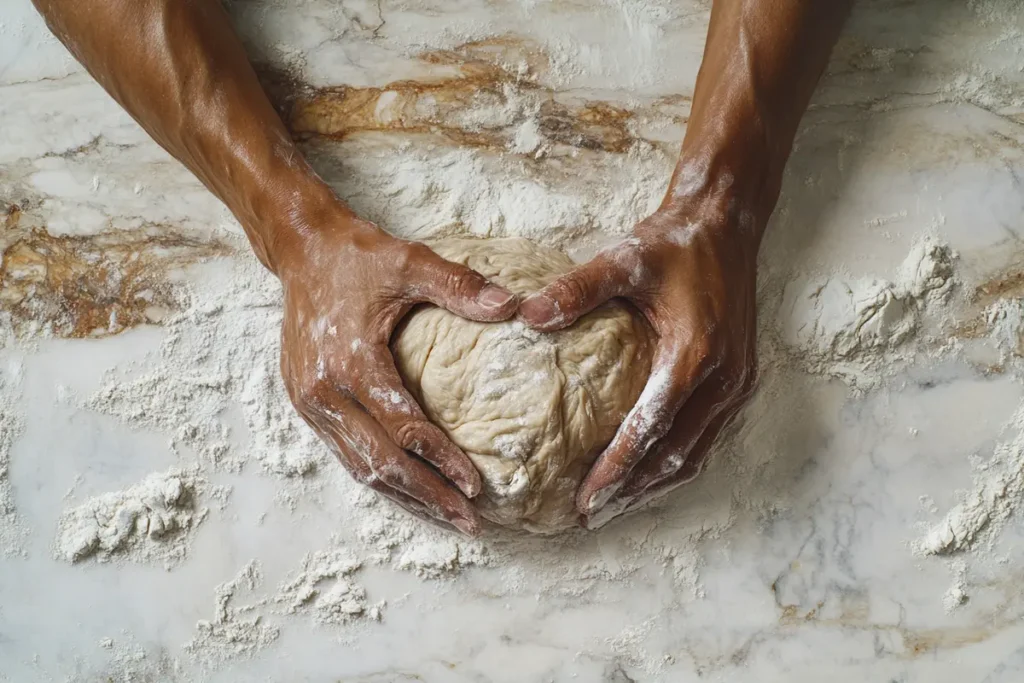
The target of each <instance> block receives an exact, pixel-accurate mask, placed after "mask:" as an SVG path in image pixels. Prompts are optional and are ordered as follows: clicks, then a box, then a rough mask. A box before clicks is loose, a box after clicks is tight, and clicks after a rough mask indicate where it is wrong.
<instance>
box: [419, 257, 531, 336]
mask: <svg viewBox="0 0 1024 683" xmlns="http://www.w3.org/2000/svg"><path fill="white" fill-rule="evenodd" d="M421 263H422V265H421V268H422V270H421V273H422V277H421V279H420V281H419V282H417V283H416V285H415V291H414V296H415V298H417V299H421V300H423V301H429V302H430V303H432V304H434V305H436V306H440V307H441V308H444V309H446V310H448V311H451V312H452V313H454V314H455V315H457V316H460V317H462V318H468V319H470V320H477V321H480V322H498V321H500V320H507V319H508V318H511V317H512V315H513V314H514V313H515V312H516V305H517V304H518V301H517V300H516V296H515V295H514V294H513V293H512V292H510V291H508V290H507V289H505V288H504V287H501V286H499V285H496V284H494V283H493V282H491V281H490V280H488V279H487V278H485V277H484V276H483V275H481V274H480V273H478V272H476V271H475V270H473V269H472V268H467V267H466V266H464V265H461V264H459V263H453V262H451V261H448V260H446V259H444V258H442V257H440V256H438V255H437V254H435V253H434V252H433V251H430V250H429V249H427V250H426V251H424V252H423V258H422V261H421Z"/></svg>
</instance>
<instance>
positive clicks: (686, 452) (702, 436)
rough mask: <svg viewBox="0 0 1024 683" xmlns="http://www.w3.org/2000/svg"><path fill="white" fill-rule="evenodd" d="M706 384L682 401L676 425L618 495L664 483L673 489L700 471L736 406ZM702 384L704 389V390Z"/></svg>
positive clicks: (633, 494) (632, 495) (646, 490)
mask: <svg viewBox="0 0 1024 683" xmlns="http://www.w3.org/2000/svg"><path fill="white" fill-rule="evenodd" d="M710 384H711V383H710V382H708V383H705V385H702V387H701V390H698V392H696V393H695V394H694V396H693V398H692V399H691V400H690V401H687V402H686V404H685V405H684V406H683V408H682V411H681V412H680V416H679V419H678V420H677V421H676V424H675V425H673V427H672V429H671V430H669V433H668V434H667V435H665V438H663V439H662V440H661V441H660V442H659V443H658V444H657V445H656V446H655V447H654V448H653V449H652V451H651V454H650V455H648V456H647V458H646V459H645V460H644V461H643V462H642V463H640V465H639V466H638V467H636V468H635V469H634V470H633V472H632V473H631V474H630V476H629V478H628V479H627V480H626V482H625V483H624V484H623V486H622V489H621V490H620V491H619V495H620V496H622V497H626V498H635V497H638V496H642V495H646V494H647V493H651V492H653V491H655V490H656V489H659V488H660V487H661V486H662V485H663V484H668V483H672V485H673V488H674V486H677V485H680V484H684V483H686V482H689V481H692V480H693V479H694V478H695V477H696V476H697V475H698V474H700V472H701V470H702V469H703V466H704V464H705V462H706V456H707V455H708V453H709V451H710V450H711V447H712V446H713V445H714V443H715V439H717V438H718V436H719V434H721V433H722V430H724V429H725V427H726V426H727V425H728V424H729V422H730V421H731V420H732V419H733V418H734V417H735V416H736V414H737V413H738V412H739V408H740V405H739V403H737V402H733V403H730V402H724V401H722V400H721V399H720V398H719V396H718V395H716V392H715V391H714V390H713V389H711V387H710ZM704 387H708V390H707V391H704Z"/></svg>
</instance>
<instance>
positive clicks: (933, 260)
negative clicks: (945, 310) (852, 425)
mask: <svg viewBox="0 0 1024 683" xmlns="http://www.w3.org/2000/svg"><path fill="white" fill-rule="evenodd" d="M954 259H955V254H954V253H953V252H952V251H951V250H950V249H949V247H947V246H944V245H941V244H937V243H935V242H933V241H931V240H922V241H920V242H918V243H917V244H916V245H915V246H914V247H913V248H912V249H911V251H910V253H909V254H908V255H907V257H906V259H905V260H904V261H903V263H902V265H901V266H900V268H899V271H898V274H897V278H896V280H895V281H889V280H885V279H873V278H859V279H850V278H843V277H841V276H839V275H830V276H828V277H825V278H801V279H798V280H795V281H794V282H792V283H790V285H788V286H787V287H786V289H785V292H784V294H783V302H782V309H781V312H780V315H779V328H780V330H779V331H780V334H781V336H782V339H783V341H784V343H785V344H787V345H788V346H789V347H791V348H792V349H794V350H795V351H797V353H798V356H799V359H800V361H801V362H802V363H804V364H805V366H806V367H807V369H808V370H810V371H811V372H814V373H817V374H822V375H826V376H829V377H836V378H839V379H841V380H843V381H844V382H846V383H847V384H849V385H851V386H852V387H854V388H857V389H869V388H872V387H874V386H877V384H878V383H879V382H880V381H881V380H882V378H884V376H885V375H886V374H890V373H891V372H892V371H893V369H894V364H895V363H897V362H899V361H903V362H905V361H908V360H910V359H911V358H913V356H914V355H915V351H914V350H913V349H906V348H902V347H903V346H904V345H905V343H906V342H907V341H909V340H910V339H911V338H912V337H913V336H914V335H915V333H916V332H917V330H918V326H919V324H920V321H921V318H922V316H923V315H924V314H925V313H926V312H928V310H929V308H936V307H937V306H938V305H939V304H941V303H943V302H945V301H946V300H947V299H948V298H949V296H950V294H951V292H952V289H953V287H954V284H955V281H956V280H955V277H954V270H953V261H954Z"/></svg>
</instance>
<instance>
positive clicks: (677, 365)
mask: <svg viewBox="0 0 1024 683" xmlns="http://www.w3.org/2000/svg"><path fill="white" fill-rule="evenodd" d="M704 366H705V361H704V360H703V359H699V358H696V357H695V356H694V355H693V351H692V349H690V348H688V347H686V346H684V347H682V349H681V350H680V347H679V346H677V345H676V344H673V343H671V342H670V343H668V344H663V345H662V346H661V347H659V349H658V352H657V354H656V356H655V360H654V364H653V367H654V370H653V371H652V372H651V376H650V378H649V379H648V380H647V385H646V386H645V387H644V390H643V392H641V394H640V398H639V399H637V402H636V405H635V406H633V409H632V410H630V411H629V414H628V415H626V418H625V420H623V422H622V424H621V425H620V426H619V430H618V431H617V432H616V433H615V437H614V438H613V439H612V442H611V443H610V444H608V447H607V448H606V449H605V451H604V453H602V454H601V456H600V457H599V458H598V459H597V462H595V463H594V466H593V467H592V468H591V469H590V472H589V473H588V474H587V476H586V478H585V479H584V480H583V483H582V484H581V485H580V489H579V492H578V493H577V498H576V507H577V509H578V510H579V511H580V513H581V514H583V515H584V516H589V515H592V514H594V513H595V512H596V511H597V510H599V509H600V508H601V507H602V506H603V505H604V504H605V503H607V502H608V500H609V499H610V498H611V497H612V496H613V495H614V494H615V493H616V492H617V491H618V489H619V487H621V486H622V484H623V482H625V480H626V477H628V476H629V473H630V472H631V471H632V470H633V468H634V467H635V466H636V464H637V463H638V462H640V460H641V459H642V458H643V457H644V456H645V455H647V453H648V451H649V450H650V449H651V447H652V446H653V445H654V444H655V443H657V442H658V441H659V440H660V439H661V438H662V437H663V436H665V435H666V434H667V433H668V431H669V429H671V427H672V423H673V422H674V421H675V418H676V415H677V414H678V412H679V409H680V407H681V406H682V405H683V403H684V402H685V401H686V400H687V399H688V398H689V397H690V395H691V394H692V393H693V391H694V389H695V388H696V387H697V386H699V385H700V383H701V382H702V381H703V380H704V378H705V377H706V375H707V372H706V371H705V370H704Z"/></svg>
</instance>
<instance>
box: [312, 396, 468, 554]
mask: <svg viewBox="0 0 1024 683" xmlns="http://www.w3.org/2000/svg"><path fill="white" fill-rule="evenodd" d="M331 403H332V407H330V408H321V409H320V411H319V413H318V415H317V416H316V417H314V424H315V425H316V427H317V431H318V432H319V433H320V434H321V435H322V436H324V437H326V438H327V439H328V444H329V445H331V446H333V447H334V448H335V450H336V452H337V453H338V455H339V458H340V459H341V460H342V462H343V463H344V464H345V465H346V467H347V468H348V469H349V471H350V472H351V473H352V475H353V477H354V478H355V479H356V481H359V482H361V483H363V484H366V485H367V486H369V487H370V488H372V489H374V490H375V491H378V492H380V493H382V494H384V495H386V496H388V497H389V498H391V499H392V500H395V501H396V502H397V503H399V504H400V505H402V506H403V507H405V508H407V509H409V510H410V511H412V512H414V513H418V514H421V515H422V514H425V515H428V516H429V517H431V518H433V519H436V520H440V521H442V522H445V523H447V524H450V525H451V526H454V527H455V528H457V529H458V530H460V531H462V532H463V533H465V534H468V535H470V536H476V535H478V534H479V533H480V529H481V523H480V514H479V513H478V512H477V510H476V508H474V507H473V505H472V503H470V502H469V500H468V499H467V498H466V497H464V496H463V495H462V494H460V493H459V492H458V491H457V490H455V489H453V488H452V487H451V486H449V485H448V484H447V483H445V481H444V480H443V479H442V478H441V476H440V475H438V473H437V472H436V471H434V470H433V469H432V468H431V467H430V466H429V465H427V464H426V463H424V462H423V461H421V460H419V459H418V458H416V457H415V456H413V455H410V454H409V453H407V452H405V451H404V450H402V449H401V448H399V447H398V446H396V445H395V444H394V443H393V442H392V441H391V439H390V437H389V436H388V434H387V432H386V431H385V430H384V428H383V427H381V425H379V424H378V423H377V422H376V421H374V419H373V418H372V417H371V416H370V415H369V414H368V413H367V412H366V411H365V410H363V408H362V407H361V406H360V405H358V404H357V403H356V402H355V401H353V400H352V399H350V398H347V397H344V396H340V395H339V396H332V400H331Z"/></svg>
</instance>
